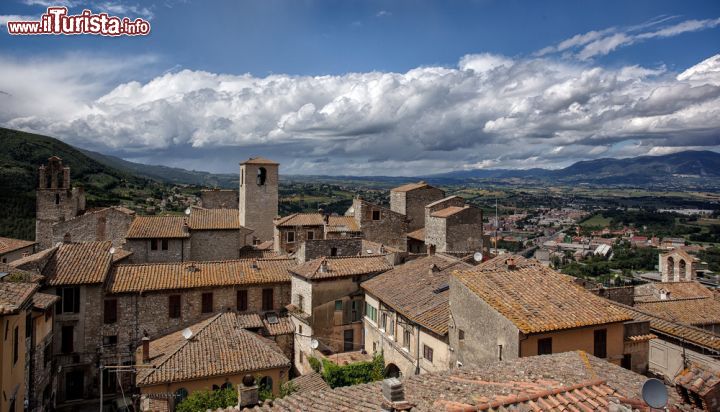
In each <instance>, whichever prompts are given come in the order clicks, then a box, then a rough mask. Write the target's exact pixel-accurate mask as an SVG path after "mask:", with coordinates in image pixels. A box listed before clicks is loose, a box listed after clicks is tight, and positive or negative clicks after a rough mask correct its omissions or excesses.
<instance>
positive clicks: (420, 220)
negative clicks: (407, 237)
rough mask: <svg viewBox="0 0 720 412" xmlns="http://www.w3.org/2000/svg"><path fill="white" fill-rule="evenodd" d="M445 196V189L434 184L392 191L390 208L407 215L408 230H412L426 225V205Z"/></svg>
mask: <svg viewBox="0 0 720 412" xmlns="http://www.w3.org/2000/svg"><path fill="white" fill-rule="evenodd" d="M444 197H445V192H444V191H442V190H440V189H438V188H435V187H432V186H426V187H423V188H419V189H415V190H409V191H407V192H394V191H390V209H391V210H393V211H395V212H398V213H401V214H404V215H405V216H406V217H407V219H408V229H407V230H408V232H412V231H414V230H417V229H420V228H422V227H424V226H425V206H427V205H428V204H430V203H433V202H435V201H438V200H440V199H442V198H444Z"/></svg>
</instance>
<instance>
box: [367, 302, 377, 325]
mask: <svg viewBox="0 0 720 412" xmlns="http://www.w3.org/2000/svg"><path fill="white" fill-rule="evenodd" d="M365 316H367V318H368V319H370V320H371V321H373V322H376V323H377V309H376V308H375V307H374V306H372V305H368V304H366V305H365Z"/></svg>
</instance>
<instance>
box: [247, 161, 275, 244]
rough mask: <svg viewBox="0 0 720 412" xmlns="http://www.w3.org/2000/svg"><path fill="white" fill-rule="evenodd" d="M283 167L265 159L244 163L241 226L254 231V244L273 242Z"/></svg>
mask: <svg viewBox="0 0 720 412" xmlns="http://www.w3.org/2000/svg"><path fill="white" fill-rule="evenodd" d="M279 167H280V165H279V164H278V163H276V162H273V161H272V160H268V159H264V158H262V157H254V158H250V159H248V160H246V161H244V162H242V163H240V196H239V202H240V207H239V211H240V225H241V226H243V227H247V228H249V229H252V230H253V236H254V238H255V241H254V242H252V243H253V244H254V243H260V242H262V241H266V240H272V238H273V219H275V218H276V217H277V215H278V184H279V175H278V169H279Z"/></svg>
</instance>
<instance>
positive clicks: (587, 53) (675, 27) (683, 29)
mask: <svg viewBox="0 0 720 412" xmlns="http://www.w3.org/2000/svg"><path fill="white" fill-rule="evenodd" d="M676 18H677V16H658V17H657V18H654V19H652V20H650V21H648V22H645V23H642V24H639V25H635V26H629V27H625V28H617V27H610V28H607V29H604V30H592V31H589V32H587V33H582V34H576V35H574V36H573V37H571V38H569V39H566V40H563V41H561V42H560V43H558V44H557V45H553V46H548V47H544V48H542V49H540V50H538V51H537V52H535V56H545V55H548V54H551V53H559V52H566V53H565V56H571V57H574V58H577V59H579V60H590V59H592V58H595V57H599V56H605V55H607V54H609V53H611V52H613V51H615V50H617V49H618V48H621V47H627V46H630V45H633V44H636V43H639V42H642V41H646V40H650V39H655V38H663V37H673V36H678V35H681V34H684V33H689V32H695V31H701V30H709V29H713V28H715V27H718V26H720V18H716V19H705V20H685V21H681V22H679V23H675V24H672V25H670V24H668V22H669V21H670V20H674V19H676ZM662 24H665V26H663V27H660V28H657V27H658V26H660V25H662Z"/></svg>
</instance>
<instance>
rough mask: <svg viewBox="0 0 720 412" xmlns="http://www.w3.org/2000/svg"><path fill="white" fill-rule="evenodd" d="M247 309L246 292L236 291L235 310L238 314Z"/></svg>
mask: <svg viewBox="0 0 720 412" xmlns="http://www.w3.org/2000/svg"><path fill="white" fill-rule="evenodd" d="M247 309H248V291H247V290H238V291H237V310H238V311H240V312H243V311H246V310H247Z"/></svg>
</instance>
